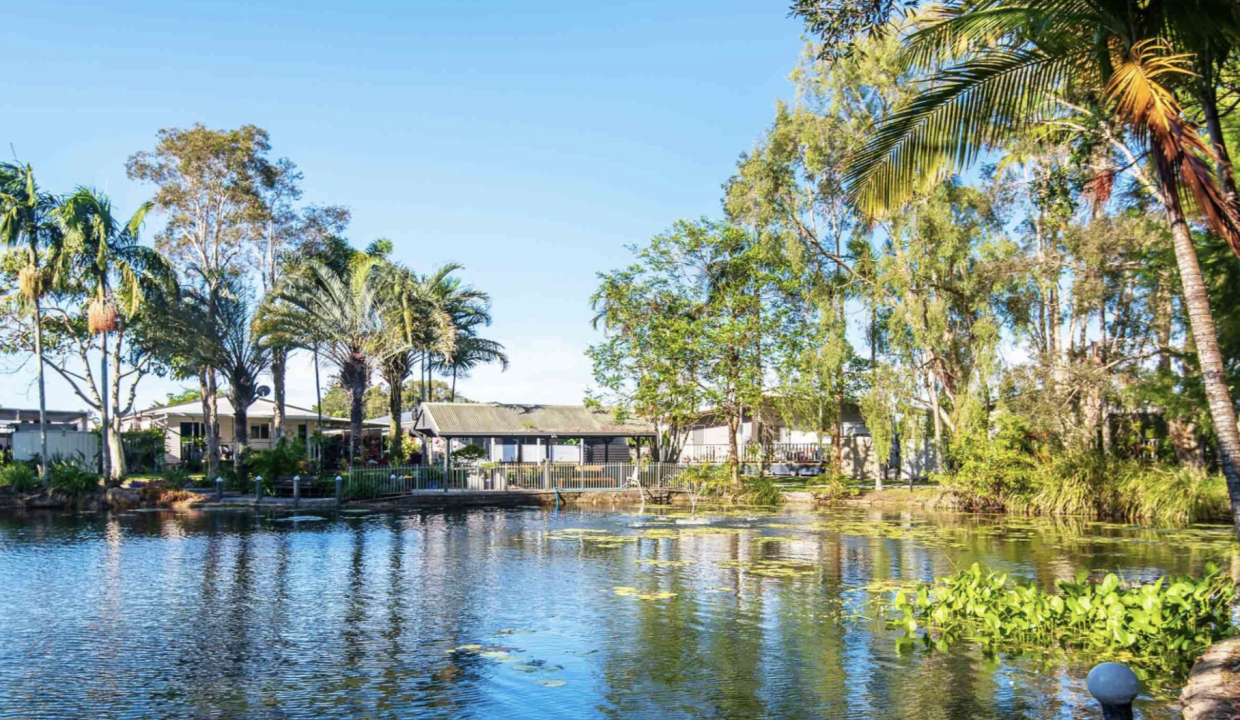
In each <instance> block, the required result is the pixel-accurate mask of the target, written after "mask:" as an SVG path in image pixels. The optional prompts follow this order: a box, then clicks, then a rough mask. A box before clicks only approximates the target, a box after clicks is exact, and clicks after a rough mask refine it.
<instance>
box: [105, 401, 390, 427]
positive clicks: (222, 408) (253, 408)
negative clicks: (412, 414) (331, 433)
mask: <svg viewBox="0 0 1240 720" xmlns="http://www.w3.org/2000/svg"><path fill="white" fill-rule="evenodd" d="M218 407H219V413H220V417H232V415H233V406H232V401H231V400H229V399H228V398H227V397H225V396H223V395H220V396H219V398H218ZM275 408H276V404H275V401H273V400H268V399H267V398H259V399H257V400H255V401H254V402H253V403H251V405H250V407H249V409H248V410H247V411H246V413H247V414H248V415H249V418H250V419H251V420H261V419H264V418H272V417H275V414H276V413H275ZM167 415H187V416H189V417H202V401H201V400H191V401H189V402H183V403H178V404H176V405H165V406H163V407H153V408H151V409H150V410H143V411H141V412H134V413H131V414H130V415H129V416H128V417H136V416H154V417H164V416H167ZM318 418H319V414H318V413H316V412H314V411H313V410H310V409H307V408H303V407H298V406H296V405H289V404H288V403H284V419H285V420H286V421H303V422H304V421H310V420H318ZM323 419H324V420H330V421H333V422H343V423H347V422H349V419H348V418H338V417H332V416H330V415H324V416H323ZM364 424H366V425H372V424H374V421H371V420H366V421H364Z"/></svg>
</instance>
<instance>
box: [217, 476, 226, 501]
mask: <svg viewBox="0 0 1240 720" xmlns="http://www.w3.org/2000/svg"><path fill="white" fill-rule="evenodd" d="M215 501H216V502H224V478H223V477H222V476H221V477H217V478H215Z"/></svg>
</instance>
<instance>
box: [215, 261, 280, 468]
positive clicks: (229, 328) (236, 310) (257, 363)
mask: <svg viewBox="0 0 1240 720" xmlns="http://www.w3.org/2000/svg"><path fill="white" fill-rule="evenodd" d="M230 284H231V285H232V287H229V288H228V289H227V292H225V293H223V294H221V296H220V300H219V304H218V308H217V310H218V317H219V319H220V326H219V336H218V337H216V338H213V339H212V341H211V342H210V347H211V350H212V353H213V357H212V361H211V365H212V366H214V367H216V368H219V371H220V373H221V374H223V376H224V379H225V380H227V381H228V400H229V401H230V402H231V403H232V406H233V446H234V447H233V471H234V473H235V474H236V476H237V477H238V478H242V477H243V475H244V472H245V451H246V449H247V448H248V447H249V445H250V425H249V423H250V420H249V409H250V406H251V405H253V404H254V401H255V400H257V399H258V398H259V384H258V378H259V376H260V375H262V374H263V373H264V372H267V371H268V370H270V369H271V360H272V349H271V348H270V347H268V346H267V345H266V344H264V343H261V342H259V338H258V334H257V332H256V327H255V321H254V318H253V316H252V314H251V312H250V308H251V304H250V302H249V300H248V298H247V296H246V293H245V291H244V289H243V288H240V287H237V284H238V281H237V280H235V279H234V280H232V281H231V283H230Z"/></svg>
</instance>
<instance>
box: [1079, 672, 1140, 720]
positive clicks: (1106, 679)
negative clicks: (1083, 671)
mask: <svg viewBox="0 0 1240 720" xmlns="http://www.w3.org/2000/svg"><path fill="white" fill-rule="evenodd" d="M1085 687H1086V688H1088V689H1089V694H1090V695H1093V696H1094V699H1095V700H1097V701H1098V704H1100V705H1101V706H1102V717H1104V718H1106V720H1132V701H1133V700H1134V699H1136V697H1137V695H1138V693H1140V692H1141V683H1140V681H1138V680H1137V675H1136V673H1134V672H1133V671H1132V670H1130V669H1129V668H1128V666H1127V665H1123V664H1120V663H1115V662H1108V663H1102V664H1101V665H1099V666H1097V667H1095V668H1094V669H1093V670H1090V671H1089V676H1088V677H1086V678H1085Z"/></svg>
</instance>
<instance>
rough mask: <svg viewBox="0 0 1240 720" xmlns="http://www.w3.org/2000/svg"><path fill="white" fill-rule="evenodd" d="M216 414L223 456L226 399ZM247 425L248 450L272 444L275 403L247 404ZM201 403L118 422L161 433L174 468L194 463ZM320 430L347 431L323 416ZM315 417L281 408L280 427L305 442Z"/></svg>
mask: <svg viewBox="0 0 1240 720" xmlns="http://www.w3.org/2000/svg"><path fill="white" fill-rule="evenodd" d="M218 407H219V415H220V449H221V451H222V452H223V453H225V454H228V453H229V452H231V449H232V444H233V437H234V433H233V406H232V402H230V401H229V400H228V398H226V397H223V396H221V397H220V398H219V406H218ZM247 416H248V417H247V419H248V421H249V425H250V433H249V435H250V437H249V444H250V448H251V449H252V450H266V449H268V448H270V447H271V446H272V445H273V444H274V443H275V433H274V432H272V421H273V419H274V417H275V403H274V402H272V401H271V400H268V399H266V398H260V399H258V400H255V401H254V404H252V405H250V407H249V410H248V411H247ZM204 417H205V416H204V414H203V412H202V401H201V400H192V401H190V402H186V403H180V404H178V405H167V406H164V407H154V408H151V409H149V410H143V411H141V412H135V413H131V414H129V415H126V416H125V417H124V418H122V419H121V429H122V430H149V429H151V428H158V429H161V430H163V431H164V452H165V456H164V462H165V463H166V464H168V465H176V464H179V463H181V462H182V461H183V460H191V461H192V460H197V459H199V457H200V455H199V454H200V453H201V452H202V443H203V438H204V437H205V436H206V432H205V430H204V425H203V422H204V421H203V418H204ZM322 420H323V425H322V431H323V433H324V434H333V433H346V432H348V430H349V420H348V418H338V417H329V416H326V415H325V416H323V419H322ZM318 423H319V415H318V413H316V412H314V411H313V410H308V409H306V408H303V407H298V406H296V405H289V404H288V403H285V405H284V424H285V427H286V428H288V433H289V435H290V436H292V437H295V438H301V439H302V440H305V441H308V440H309V439H310V438H311V436H313V435H314V433H315V431H316V430H317V429H318V427H319V425H318ZM379 425H380V423H376V422H374V421H373V420H368V421H366V426H367V428H368V429H369V428H377V427H378V426H379Z"/></svg>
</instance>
